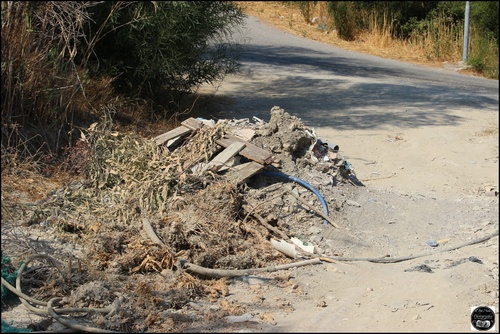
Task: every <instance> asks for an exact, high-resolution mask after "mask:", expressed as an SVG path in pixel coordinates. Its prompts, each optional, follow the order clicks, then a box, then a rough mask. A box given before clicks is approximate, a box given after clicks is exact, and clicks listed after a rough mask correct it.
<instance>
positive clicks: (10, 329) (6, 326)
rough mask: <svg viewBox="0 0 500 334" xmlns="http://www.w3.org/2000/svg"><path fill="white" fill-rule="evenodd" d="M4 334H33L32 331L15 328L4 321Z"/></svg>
mask: <svg viewBox="0 0 500 334" xmlns="http://www.w3.org/2000/svg"><path fill="white" fill-rule="evenodd" d="M2 333H31V329H29V328H17V327H13V326H11V325H9V324H8V323H7V322H6V321H4V320H3V319H2Z"/></svg>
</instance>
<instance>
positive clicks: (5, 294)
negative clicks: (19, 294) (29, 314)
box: [1, 252, 17, 332]
mask: <svg viewBox="0 0 500 334" xmlns="http://www.w3.org/2000/svg"><path fill="white" fill-rule="evenodd" d="M16 277H17V270H16V269H15V268H14V266H13V265H12V263H11V261H10V258H9V257H7V256H4V255H3V252H2V278H3V279H4V280H6V281H7V283H9V284H10V285H12V286H15V284H16ZM1 292H2V302H3V301H5V300H7V299H9V298H10V297H12V296H14V294H13V293H12V292H11V291H10V290H8V289H7V288H6V287H5V286H3V284H2V289H1ZM2 332H3V331H2Z"/></svg>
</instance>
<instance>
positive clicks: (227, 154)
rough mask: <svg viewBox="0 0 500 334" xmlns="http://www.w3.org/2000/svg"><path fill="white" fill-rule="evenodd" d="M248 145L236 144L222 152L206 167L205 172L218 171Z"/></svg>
mask: <svg viewBox="0 0 500 334" xmlns="http://www.w3.org/2000/svg"><path fill="white" fill-rule="evenodd" d="M245 146H246V143H243V142H234V143H232V144H231V145H229V146H228V147H226V149H225V150H224V151H222V152H220V153H219V154H217V156H216V157H215V158H213V159H212V160H211V161H210V162H209V163H208V164H206V165H205V167H204V168H203V171H206V170H211V171H212V172H216V171H218V170H219V169H220V168H221V167H222V166H223V165H224V164H225V163H226V162H228V160H229V159H231V158H233V157H234V156H235V155H236V154H238V153H239V152H240V151H241V150H242V149H243V148H244V147H245Z"/></svg>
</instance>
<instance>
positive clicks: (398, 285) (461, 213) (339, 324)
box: [219, 77, 499, 332]
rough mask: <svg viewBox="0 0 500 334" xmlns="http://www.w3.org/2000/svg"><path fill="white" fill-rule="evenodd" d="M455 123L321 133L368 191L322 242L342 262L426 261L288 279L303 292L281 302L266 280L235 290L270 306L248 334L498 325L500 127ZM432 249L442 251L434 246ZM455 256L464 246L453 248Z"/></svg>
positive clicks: (483, 120)
mask: <svg viewBox="0 0 500 334" xmlns="http://www.w3.org/2000/svg"><path fill="white" fill-rule="evenodd" d="M242 80H243V78H241V77H238V80H237V82H238V85H235V86H233V85H231V84H230V81H229V82H228V84H227V85H225V86H222V87H221V89H220V90H219V94H225V93H228V94H230V93H231V92H233V90H237V89H238V87H241V86H239V85H240V84H241V85H244V82H242ZM453 114H454V115H455V116H457V117H463V118H464V119H467V121H464V122H462V123H460V124H459V125H456V126H429V127H421V128H418V129H415V128H412V127H405V126H390V127H387V128H383V129H376V130H370V129H368V130H349V129H345V130H338V129H335V128H329V127H316V128H315V130H316V133H317V134H318V136H319V137H320V138H321V139H323V140H324V141H327V142H334V143H336V144H338V145H339V146H340V148H341V152H342V154H343V155H344V157H345V158H347V159H348V160H349V161H350V162H351V163H352V165H353V167H354V170H355V171H356V175H357V177H358V178H359V180H361V181H362V182H363V184H364V187H360V188H357V191H356V194H355V197H354V200H355V205H354V206H353V207H350V208H349V210H344V211H343V212H341V213H338V214H334V217H335V219H337V220H338V221H340V222H339V224H340V225H341V226H342V228H341V229H340V230H328V231H322V232H320V233H319V234H320V235H322V237H323V238H326V239H328V240H331V242H333V243H334V244H336V245H337V247H340V245H342V246H343V248H342V249H343V250H344V253H343V254H342V256H348V257H356V258H359V257H361V258H377V257H385V256H389V257H405V256H412V255H425V254H427V255H426V256H423V257H421V258H416V259H411V260H407V261H402V262H398V263H391V264H381V263H373V262H368V261H355V262H339V263H336V264H326V265H321V266H311V267H307V268H297V269H294V270H292V274H291V275H292V276H293V280H294V281H296V284H297V285H296V286H292V287H290V288H288V291H285V292H286V293H284V291H283V289H281V288H278V289H276V288H274V287H272V286H270V285H269V284H266V283H262V282H260V281H259V280H255V281H254V282H253V283H248V282H246V283H241V282H239V283H235V284H232V285H231V286H230V291H231V292H232V293H233V294H234V295H233V297H232V298H234V300H239V301H244V300H245V299H248V301H249V302H250V301H251V300H254V299H255V296H259V297H260V298H262V300H265V301H266V303H269V304H268V305H267V307H266V308H262V309H258V308H257V309H255V311H254V312H255V313H254V317H255V319H258V320H259V321H261V320H260V319H261V318H263V317H262V315H266V316H265V317H264V319H267V320H268V322H269V324H266V325H261V324H259V321H257V323H256V324H254V325H253V326H251V325H249V324H247V325H246V326H243V328H241V330H242V331H246V330H249V331H264V332H434V331H437V332H467V331H470V330H471V323H470V315H471V313H470V312H471V307H473V306H478V305H488V306H492V307H495V308H496V319H497V322H498V234H497V235H496V236H495V233H498V214H499V213H498V196H497V195H496V194H497V193H496V192H497V191H498V118H497V115H495V114H491V115H490V116H488V115H487V114H486V115H485V114H484V113H479V112H478V113H468V112H467V111H459V110H457V111H456V112H455V113H453ZM358 205H359V206H358ZM492 234H493V237H492V238H491V239H488V240H487V241H485V242H481V243H479V244H474V245H467V246H465V247H461V245H464V244H467V243H468V242H474V240H476V239H480V238H483V237H486V236H489V235H492ZM433 240H434V241H438V240H440V241H442V243H440V244H439V246H437V247H430V246H429V245H428V244H427V242H428V241H433ZM454 247H460V248H458V249H456V250H453V251H446V250H447V249H450V248H454ZM475 258H477V259H480V260H481V264H480V263H479V262H473V261H471V260H470V259H473V260H474V259H475ZM457 263H460V264H457ZM425 269H427V270H429V269H430V272H429V271H427V270H425ZM264 304H265V303H264ZM259 316H261V317H260V318H259ZM269 319H271V320H269ZM497 331H498V327H497Z"/></svg>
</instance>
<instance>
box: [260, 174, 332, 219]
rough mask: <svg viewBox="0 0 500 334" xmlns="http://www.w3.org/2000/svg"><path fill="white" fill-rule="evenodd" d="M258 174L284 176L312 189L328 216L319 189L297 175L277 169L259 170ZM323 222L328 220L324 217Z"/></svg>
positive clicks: (326, 206)
mask: <svg viewBox="0 0 500 334" xmlns="http://www.w3.org/2000/svg"><path fill="white" fill-rule="evenodd" d="M259 175H267V176H276V177H281V178H284V179H287V180H290V181H294V182H296V183H298V184H300V185H301V186H303V187H305V188H307V189H309V190H310V191H312V192H313V193H314V195H316V197H318V199H319V201H320V202H321V205H322V206H323V212H324V213H325V215H326V216H328V205H327V204H326V202H325V199H324V198H323V196H321V194H320V193H319V191H318V190H317V189H315V188H314V187H313V186H311V185H310V184H309V183H307V182H306V181H304V180H302V179H299V178H298V177H295V176H291V175H288V174H285V173H282V172H278V171H266V170H265V171H262V172H260V173H259ZM323 224H328V221H327V220H326V219H325V220H323Z"/></svg>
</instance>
